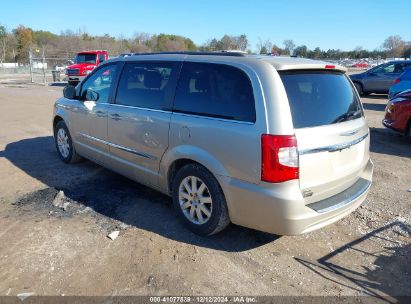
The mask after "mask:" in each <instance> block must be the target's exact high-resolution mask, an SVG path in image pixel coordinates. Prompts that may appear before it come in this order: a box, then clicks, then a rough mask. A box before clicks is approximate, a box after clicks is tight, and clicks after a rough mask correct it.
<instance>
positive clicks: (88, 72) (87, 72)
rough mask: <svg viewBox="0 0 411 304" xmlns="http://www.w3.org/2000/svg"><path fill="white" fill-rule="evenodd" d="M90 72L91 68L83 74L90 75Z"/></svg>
mask: <svg viewBox="0 0 411 304" xmlns="http://www.w3.org/2000/svg"><path fill="white" fill-rule="evenodd" d="M90 73H91V71H90V70H85V71H83V74H84V75H88V74H90Z"/></svg>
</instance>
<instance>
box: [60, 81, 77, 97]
mask: <svg viewBox="0 0 411 304" xmlns="http://www.w3.org/2000/svg"><path fill="white" fill-rule="evenodd" d="M63 96H64V98H67V99H76V98H77V95H76V88H75V87H74V86H72V85H70V84H69V85H67V86H66V87H65V88H64V90H63Z"/></svg>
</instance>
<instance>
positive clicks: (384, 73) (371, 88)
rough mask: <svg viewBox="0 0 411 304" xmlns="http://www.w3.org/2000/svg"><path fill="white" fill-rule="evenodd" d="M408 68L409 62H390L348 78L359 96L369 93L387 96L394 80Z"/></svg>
mask: <svg viewBox="0 0 411 304" xmlns="http://www.w3.org/2000/svg"><path fill="white" fill-rule="evenodd" d="M409 67H411V60H401V61H390V62H388V63H384V64H381V65H379V66H376V67H375V68H372V69H370V70H368V71H366V72H364V73H359V74H352V75H350V78H351V80H352V82H353V83H354V85H355V88H356V89H357V91H358V94H360V95H361V96H365V95H368V94H371V93H380V94H387V93H388V90H389V88H390V86H391V85H392V84H393V82H394V80H395V79H397V78H398V77H399V76H400V75H401V74H402V73H403V72H404V70H406V69H407V68H409Z"/></svg>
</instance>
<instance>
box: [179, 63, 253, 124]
mask: <svg viewBox="0 0 411 304" xmlns="http://www.w3.org/2000/svg"><path fill="white" fill-rule="evenodd" d="M173 110H174V111H175V112H180V113H187V114H195V115H200V116H209V117H216V118H224V119H231V120H238V121H246V122H255V119H256V117H255V116H256V115H255V104H254V94H253V89H252V85H251V81H250V79H249V78H248V76H247V75H246V74H245V73H244V72H243V71H242V70H240V69H238V68H236V67H233V66H229V65H223V64H214V63H196V62H185V63H184V64H183V68H182V70H181V74H180V79H179V83H178V86H177V90H176V95H175V99H174V108H173Z"/></svg>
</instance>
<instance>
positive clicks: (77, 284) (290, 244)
mask: <svg viewBox="0 0 411 304" xmlns="http://www.w3.org/2000/svg"><path fill="white" fill-rule="evenodd" d="M61 91H62V87H61V86H47V87H41V86H35V85H26V84H24V83H13V82H7V81H2V80H1V79H0V130H1V131H0V295H18V294H20V293H33V294H35V295H62V294H64V295H104V296H110V295H154V294H155V295H293V296H302V295H318V296H320V295H321V296H323V295H335V296H352V295H361V296H362V295H369V296H372V297H374V298H372V299H373V300H378V299H379V300H380V301H388V302H404V303H405V302H406V298H401V296H411V268H410V267H411V266H410V265H411V242H410V234H411V216H410V202H411V193H410V192H408V191H407V190H409V189H410V188H411V160H410V159H411V142H409V140H407V139H406V138H404V137H402V136H400V135H398V134H396V133H394V132H391V131H389V130H386V129H384V128H383V127H382V125H381V119H382V117H383V114H384V107H385V104H386V96H384V95H375V96H374V95H372V96H370V97H369V98H364V99H363V104H364V107H365V110H366V115H367V118H368V121H369V125H370V130H371V157H372V160H373V161H374V164H375V171H374V184H373V186H372V188H371V191H370V194H369V195H368V197H367V200H366V201H365V202H364V204H363V205H362V206H361V207H360V208H359V209H358V210H357V211H355V212H354V213H352V214H351V215H350V216H348V217H346V218H344V219H343V220H340V221H339V222H337V223H335V224H333V225H331V226H328V227H325V228H323V229H320V230H318V231H314V232H312V233H308V234H304V235H300V236H293V237H289V236H285V237H280V236H276V235H270V234H267V233H262V232H258V231H254V230H250V229H246V228H242V227H238V226H235V225H231V226H230V227H229V228H228V229H227V230H225V231H224V232H222V233H220V234H218V235H215V236H212V237H209V238H201V237H198V236H195V235H193V234H191V233H190V232H188V231H187V230H185V229H184V228H183V227H182V226H181V225H180V224H179V222H178V221H177V219H176V218H175V215H174V212H173V209H172V204H171V201H170V199H169V198H168V197H166V196H164V195H162V194H160V193H158V192H156V191H153V190H151V189H149V188H146V187H144V186H141V185H139V184H136V183H134V182H132V181H130V180H128V179H126V178H124V177H122V176H119V175H117V174H115V173H113V172H110V171H108V170H106V169H104V168H102V167H100V166H98V165H95V164H93V163H91V162H89V161H84V162H82V163H80V164H76V165H65V164H63V163H62V162H61V161H60V160H59V159H58V157H57V154H56V153H55V149H54V146H53V140H52V136H51V135H52V130H51V116H52V104H53V102H54V100H55V99H57V98H58V97H59V96H61V94H62V92H61ZM60 190H62V191H64V197H61V195H60V198H61V199H60V201H59V202H56V201H55V197H56V195H57V193H58V192H59V191H60ZM53 202H54V205H53ZM55 205H56V206H55ZM63 207H64V208H63ZM113 231H119V236H118V237H117V238H116V239H115V240H111V239H109V238H108V237H107V235H108V234H109V233H111V232H113ZM368 299H370V298H368ZM408 300H409V299H408Z"/></svg>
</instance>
